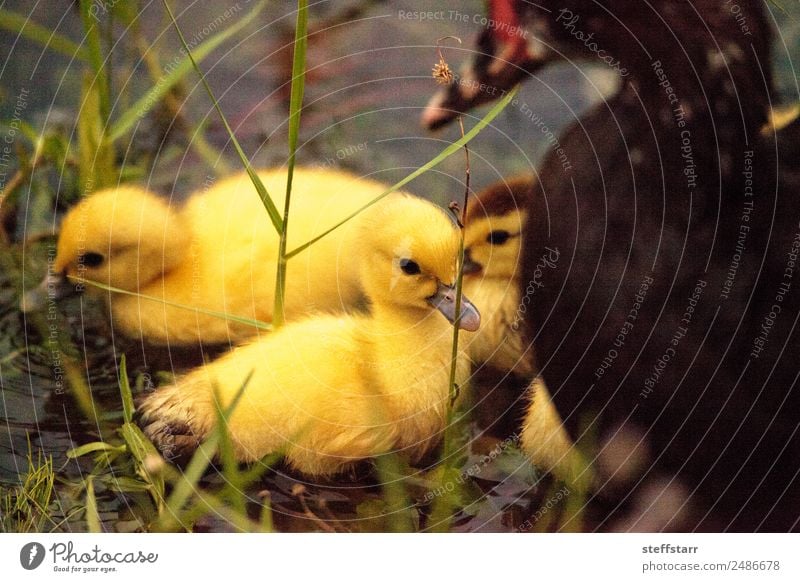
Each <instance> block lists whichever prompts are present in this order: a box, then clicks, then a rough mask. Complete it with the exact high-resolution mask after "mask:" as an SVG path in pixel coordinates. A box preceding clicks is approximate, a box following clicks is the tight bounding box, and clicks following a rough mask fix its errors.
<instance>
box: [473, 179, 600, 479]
mask: <svg viewBox="0 0 800 582" xmlns="http://www.w3.org/2000/svg"><path fill="white" fill-rule="evenodd" d="M535 195H537V183H536V180H535V178H534V177H520V178H514V179H510V180H507V181H503V182H498V183H496V184H493V185H492V186H490V187H488V188H486V189H485V190H483V191H482V192H480V193H479V194H478V195H477V197H476V198H474V199H473V200H471V201H470V205H469V206H468V207H467V222H466V231H465V263H464V293H465V294H466V295H467V296H469V297H470V298H471V299H472V300H473V302H474V303H475V306H476V307H477V308H478V309H479V310H480V312H481V319H482V323H481V329H480V330H479V331H478V332H476V333H466V332H462V336H463V337H464V343H465V349H466V350H467V353H468V354H469V355H470V358H472V360H473V361H474V362H475V363H476V364H484V363H485V364H488V365H490V366H491V367H493V368H495V369H497V370H499V371H501V372H512V371H513V372H514V373H515V374H517V375H519V376H521V377H523V378H533V381H532V382H531V383H530V385H529V386H528V388H527V390H526V392H527V397H526V403H525V410H524V413H523V412H522V411H520V412H521V413H520V417H523V421H522V431H521V434H520V446H521V447H522V449H523V451H525V453H526V454H527V455H528V457H529V458H530V459H531V461H532V462H533V464H534V465H536V466H537V467H539V468H540V469H543V470H546V471H548V472H550V473H552V474H553V475H555V476H556V477H557V478H559V479H561V480H562V481H564V482H566V483H568V484H569V485H571V486H573V487H575V488H576V489H578V490H586V489H587V488H588V487H589V486H590V484H591V481H592V478H593V477H592V474H591V472H590V471H588V470H587V469H586V467H587V464H586V462H585V460H584V459H583V457H582V456H581V454H580V453H579V451H578V450H577V449H576V448H575V446H574V444H573V442H572V439H570V437H569V435H568V434H567V431H566V430H565V429H564V426H563V423H562V419H561V416H560V415H559V414H558V411H557V410H556V409H555V406H554V405H553V403H552V401H551V397H550V392H549V391H548V388H547V385H546V384H545V382H544V380H543V379H542V378H541V376H539V375H536V374H535V371H536V369H535V357H534V353H533V347H532V346H526V345H525V341H524V334H523V319H524V315H525V309H526V307H527V302H528V301H531V300H535V282H534V283H532V284H530V285H532V287H531V288H526V289H521V286H520V282H519V268H518V265H519V262H520V258H521V255H522V251H523V249H522V236H521V235H522V232H523V229H524V228H525V226H526V225H527V223H528V208H529V207H530V206H531V205H532V204H531V202H532V200H533V197H534V196H535ZM557 252H558V251H557V250H555V249H554V250H553V251H552V252H548V254H547V255H545V256H544V257H541V258H540V262H541V265H542V269H543V270H544V269H547V268H555V267H556V263H557V262H558V259H559V257H558V255H557ZM523 291H524V292H525V293H526V294H527V295H526V297H527V298H526V299H523V295H522V292H523ZM531 292H533V294H532V295H533V296H531Z"/></svg>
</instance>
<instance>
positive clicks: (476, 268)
mask: <svg viewBox="0 0 800 582" xmlns="http://www.w3.org/2000/svg"><path fill="white" fill-rule="evenodd" d="M481 269H483V265H481V264H480V263H476V262H475V261H473V260H472V255H470V252H469V249H467V250H465V251H464V266H463V268H462V271H463V273H464V274H465V275H474V274H475V273H480V272H481Z"/></svg>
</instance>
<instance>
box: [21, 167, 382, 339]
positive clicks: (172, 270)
mask: <svg viewBox="0 0 800 582" xmlns="http://www.w3.org/2000/svg"><path fill="white" fill-rule="evenodd" d="M259 176H260V178H261V180H262V181H263V182H264V184H265V186H266V187H267V190H268V191H269V192H270V194H271V195H272V196H273V200H274V202H275V204H276V206H278V208H283V201H284V195H285V187H286V172H285V170H282V169H274V170H266V171H261V172H259ZM385 190H386V186H385V185H384V184H381V183H379V182H376V181H373V180H369V179H363V178H359V177H357V176H355V175H351V174H348V173H345V172H341V171H336V170H329V169H310V168H297V169H296V170H295V174H294V182H293V188H292V204H291V209H290V220H289V238H288V249H289V250H291V249H292V248H295V247H296V246H298V245H300V244H302V243H305V242H307V241H308V240H309V239H311V238H313V237H314V236H316V235H318V234H321V233H322V232H324V231H325V230H327V229H328V228H330V227H331V226H333V225H334V224H336V223H338V222H339V221H341V220H342V219H344V218H345V217H347V216H348V215H350V214H352V213H353V212H354V211H355V210H357V209H358V208H360V207H361V206H363V205H364V204H365V203H367V202H368V201H370V200H371V199H373V198H375V197H377V196H378V195H380V194H381V193H382V192H384V191H385ZM357 221H358V219H356V220H353V221H351V222H350V223H348V224H347V225H345V226H343V227H341V228H339V229H337V230H336V231H334V232H332V233H331V234H330V235H328V236H326V237H325V238H323V239H321V240H320V241H319V242H317V243H316V244H314V245H313V246H311V247H309V248H308V249H306V250H305V251H303V252H302V253H300V254H298V255H297V256H296V257H293V258H292V259H290V260H289V263H288V268H287V284H286V297H287V302H286V305H285V312H286V315H287V317H293V316H297V315H298V314H302V313H310V312H312V311H319V310H323V311H324V310H341V309H342V306H352V305H353V304H354V303H356V302H357V300H358V298H359V297H360V295H361V287H360V282H359V279H358V273H357V269H356V267H355V263H356V261H355V257H354V252H353V249H354V248H358V245H359V244H360V241H358V240H356V239H355V238H354V237H355V234H354V233H355V232H356V229H355V223H356V222H357ZM277 258H278V235H277V233H276V232H275V230H274V228H273V226H272V224H271V222H270V220H269V218H268V216H267V214H266V211H265V210H264V208H263V206H262V204H261V201H260V200H259V198H258V196H257V194H256V192H255V189H254V187H253V186H252V183H251V182H250V179H249V178H248V177H247V175H246V174H245V173H241V174H238V175H235V176H233V177H230V178H227V179H225V180H222V181H221V182H219V183H218V184H216V185H214V186H213V187H211V188H209V189H207V190H206V191H204V192H202V193H199V194H197V195H195V196H192V197H191V198H190V199H189V200H188V201H187V202H186V203H185V204H183V205H179V204H170V203H169V201H168V200H166V199H165V198H163V197H161V196H158V195H156V194H153V193H151V192H148V191H146V190H144V189H141V188H138V187H133V186H121V187H118V188H116V189H110V190H103V191H100V192H97V193H94V194H92V195H90V196H88V197H86V198H85V199H84V200H82V201H81V202H80V203H79V204H77V205H76V206H75V207H74V208H72V209H71V210H70V211H69V212H68V213H67V215H66V216H65V218H64V220H63V222H62V226H61V229H60V234H59V238H58V247H57V253H56V257H55V261H54V263H53V265H52V273H51V274H50V275H49V276H48V277H47V278H46V279H45V281H44V282H43V284H42V286H40V287H39V288H38V290H37V291H36V292H34V293H33V294H30V293H29V295H28V296H26V299H25V301H24V303H26V304H27V305H26V307H27V308H32V307H35V306H36V304H37V303H38V304H42V303H43V302H42V301H41V296H42V295H43V294H47V293H48V292H49V295H50V297H53V296H56V297H59V296H63V295H66V294H69V293H70V292H72V291H74V290H75V289H76V286H75V284H74V282H73V281H70V279H69V277H81V278H84V279H87V280H90V281H95V282H99V283H103V284H105V285H109V286H112V287H117V288H120V289H123V290H126V291H132V292H137V293H140V294H144V295H148V296H151V297H155V298H157V299H163V300H165V301H167V302H172V303H176V304H179V305H186V306H191V307H195V308H199V309H202V310H208V311H216V312H224V313H226V314H230V315H233V316H240V317H245V318H250V319H258V320H261V321H267V322H269V321H271V320H272V309H273V302H274V294H275V276H276V270H277ZM79 287H80V286H79ZM90 288H91V287H87V289H90ZM95 291H96V289H95ZM109 301H110V309H111V317H112V320H113V324H114V327H115V328H116V329H117V330H118V331H120V332H122V333H123V334H125V335H128V336H131V337H134V338H141V339H143V340H146V341H147V342H148V343H151V344H157V345H166V344H194V343H197V342H198V341H199V338H202V341H203V342H204V343H209V344H211V343H221V342H229V341H235V340H239V339H242V338H244V337H248V336H251V335H253V334H254V333H255V332H256V328H254V327H252V326H250V325H246V324H240V323H235V322H232V321H228V320H225V319H222V318H219V317H214V316H211V315H207V314H202V313H199V312H195V311H190V310H186V309H182V308H180V307H175V306H171V305H168V304H165V303H163V302H160V301H152V300H148V299H144V298H141V297H135V296H130V295H123V294H116V293H111V294H110V295H109Z"/></svg>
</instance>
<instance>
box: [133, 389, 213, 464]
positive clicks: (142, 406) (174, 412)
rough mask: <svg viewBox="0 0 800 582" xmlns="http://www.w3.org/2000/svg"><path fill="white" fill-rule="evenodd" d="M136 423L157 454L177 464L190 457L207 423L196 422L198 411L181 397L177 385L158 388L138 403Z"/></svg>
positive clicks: (205, 429)
mask: <svg viewBox="0 0 800 582" xmlns="http://www.w3.org/2000/svg"><path fill="white" fill-rule="evenodd" d="M136 420H137V422H138V424H139V426H140V427H141V428H142V431H143V432H144V434H145V436H147V438H149V439H150V440H151V441H152V442H153V444H154V445H155V446H156V448H157V449H158V451H159V453H161V455H162V456H163V457H164V458H165V459H166V460H168V461H170V462H175V463H180V462H183V461H185V460H188V459H189V458H191V456H192V455H193V454H194V452H195V451H196V450H197V447H199V446H200V443H202V442H203V440H205V438H206V437H207V436H208V428H207V427H206V426H205V425H206V423H202V422H198V415H197V411H196V410H194V409H193V408H192V406H191V404H190V403H189V402H187V399H186V398H185V397H184V398H181V394H180V393H179V391H178V389H177V387H174V386H170V387H167V388H162V389H160V390H157V391H156V392H155V393H154V394H152V395H150V396H148V397H147V398H144V399H143V400H141V401H140V402H139V405H138V406H137V419H136Z"/></svg>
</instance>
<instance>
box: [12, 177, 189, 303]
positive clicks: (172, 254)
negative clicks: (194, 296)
mask: <svg viewBox="0 0 800 582" xmlns="http://www.w3.org/2000/svg"><path fill="white" fill-rule="evenodd" d="M189 239H190V234H189V233H188V232H187V231H186V229H185V228H182V225H181V224H180V218H179V216H178V215H177V213H176V212H173V211H172V210H171V209H170V206H169V204H168V202H167V201H166V200H164V199H162V198H161V197H159V196H158V195H156V194H153V193H151V192H148V191H147V190H144V189H141V188H138V187H134V186H120V187H118V188H115V189H109V190H101V191H99V192H96V193H93V194H91V195H89V196H87V197H86V198H84V199H83V200H82V201H81V202H80V203H79V204H77V205H76V206H74V207H73V208H72V209H70V211H69V212H68V213H67V215H66V216H65V217H64V220H63V221H62V223H61V228H60V231H59V236H58V245H57V249H56V257H55V260H54V261H53V263H52V264H51V266H50V273H48V275H47V276H46V277H45V280H44V281H43V282H42V284H41V285H40V286H39V287H38V288H36V289H34V290H31V291H29V292H28V293H27V294H26V295H25V297H24V298H23V301H22V309H23V310H32V309H36V308H37V306H39V305H40V304H41V303H42V297H41V296H42V295H44V296H45V297H48V296H49V297H51V298H61V297H64V296H66V295H70V294H72V293H74V292H76V291H78V290H80V289H82V285H80V284H78V285H76V284H75V279H76V278H78V279H85V280H87V281H94V282H97V283H102V284H104V285H109V286H112V287H117V288H120V289H123V290H126V291H137V290H138V289H139V288H141V287H143V286H145V285H147V284H148V283H151V282H152V281H154V280H155V279H156V278H158V277H160V276H162V275H163V274H164V273H166V272H167V271H169V270H171V269H172V268H174V267H175V266H176V265H178V264H179V263H180V262H181V261H182V260H183V258H184V254H185V252H186V248H187V247H188V245H189Z"/></svg>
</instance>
